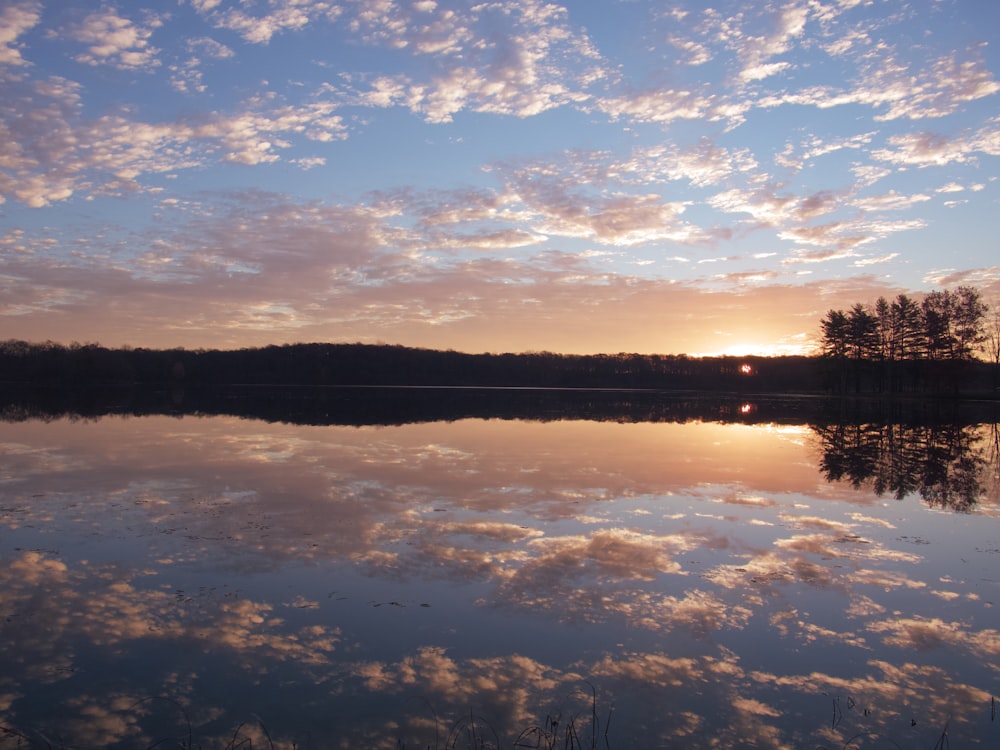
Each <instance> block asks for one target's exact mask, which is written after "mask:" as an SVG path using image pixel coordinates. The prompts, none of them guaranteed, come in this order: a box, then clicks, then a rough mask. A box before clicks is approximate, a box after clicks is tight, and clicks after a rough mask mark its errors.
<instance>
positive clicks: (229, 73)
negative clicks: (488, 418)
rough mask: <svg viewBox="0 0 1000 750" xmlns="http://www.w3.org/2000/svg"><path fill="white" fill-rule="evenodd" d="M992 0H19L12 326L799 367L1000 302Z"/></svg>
mask: <svg viewBox="0 0 1000 750" xmlns="http://www.w3.org/2000/svg"><path fill="white" fill-rule="evenodd" d="M998 42H1000V3H997V2H995V0H916V1H915V2H900V0H787V1H784V2H756V1H754V2H750V1H749V0H746V1H744V2H732V1H730V0H721V1H720V2H717V3H706V2H698V1H695V0H688V1H686V2H667V1H663V0H657V1H651V2H645V1H643V0H574V1H573V2H568V3H566V4H557V3H547V2H542V1H540V0H504V2H490V1H489V0H487V1H486V2H448V1H442V2H437V1H436V0H407V1H406V2H395V1H394V0H339V1H335V0H169V1H168V0H159V1H157V0H149V2H143V1H142V0H129V1H128V2H125V1H124V0H120V1H119V2H117V3H116V2H99V1H92V0H74V2H66V0H59V1H54V0H0V339H11V338H16V339H24V340H28V341H45V340H51V341H56V342H59V343H64V344H68V343H71V342H74V341H76V342H80V343H88V342H93V343H100V344H103V345H105V346H113V347H118V346H133V347H139V346H144V347H157V348H159V347H175V346H180V347H185V348H201V347H218V348H240V347H247V346H262V345H268V344H283V343H293V342H306V341H308V342H315V341H322V342H363V343H386V344H401V345H405V346H417V347H430V348H440V349H456V350H459V351H468V352H522V351H552V352H561V353H580V354H587V353H617V352H640V353H665V354H680V353H686V354H692V355H710V354H749V353H753V354H770V355H774V354H797V353H808V352H810V351H811V350H812V347H813V346H814V345H815V343H816V339H817V336H818V332H819V321H820V319H821V318H822V317H823V315H824V313H825V312H826V311H827V310H829V309H834V308H847V307H849V306H850V305H852V304H853V303H855V302H864V303H873V302H874V301H875V300H876V299H877V298H878V297H879V296H880V295H885V296H887V297H890V298H891V297H894V296H895V295H897V294H903V293H905V294H911V295H914V296H919V295H921V294H923V293H926V292H929V291H931V290H936V289H950V288H955V287H956V286H959V285H972V286H976V287H977V288H979V289H980V290H981V291H982V292H983V295H984V298H985V299H986V300H987V301H988V302H990V303H993V304H996V305H997V306H998V307H1000V256H998V254H997V240H996V232H997V229H998V228H1000V222H998V221H997V214H998V212H1000V184H998V179H997V177H998V174H1000V159H998V157H1000V81H998V72H1000V44H998Z"/></svg>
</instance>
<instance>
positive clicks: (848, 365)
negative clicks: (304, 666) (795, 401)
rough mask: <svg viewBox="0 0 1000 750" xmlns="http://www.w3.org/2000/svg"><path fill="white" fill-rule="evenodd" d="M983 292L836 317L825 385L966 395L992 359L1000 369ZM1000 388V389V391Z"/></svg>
mask: <svg viewBox="0 0 1000 750" xmlns="http://www.w3.org/2000/svg"><path fill="white" fill-rule="evenodd" d="M988 313H989V306H988V305H987V304H986V303H985V302H984V301H983V298H982V294H981V293H980V291H979V290H978V289H976V288H975V287H971V286H960V287H958V288H956V289H954V290H941V291H933V292H930V293H929V294H927V295H926V296H924V297H923V299H922V300H920V301H917V300H915V299H913V298H912V297H909V296H908V295H906V294H900V295H898V296H897V297H896V298H895V299H894V300H892V301H889V300H888V299H886V298H885V297H880V298H879V299H878V300H877V301H876V302H875V304H874V305H865V304H863V303H860V302H857V303H855V304H854V305H853V306H852V307H851V308H850V309H849V310H846V311H845V310H829V311H828V312H827V313H826V315H825V316H824V318H823V320H822V321H821V323H820V349H821V354H822V357H823V360H824V372H825V385H826V387H827V389H828V390H831V391H834V392H840V393H845V392H851V391H853V392H855V393H861V392H862V391H874V392H879V393H882V392H892V393H899V392H907V391H909V392H926V391H931V392H942V391H952V392H956V393H957V392H959V391H960V390H962V388H963V387H967V386H968V384H969V382H970V381H971V380H972V378H973V376H974V375H976V374H977V373H979V374H981V371H982V368H981V367H979V368H977V367H976V366H975V363H977V362H979V361H980V360H979V357H978V355H980V354H984V353H985V354H988V355H989V357H990V359H992V360H993V364H994V371H995V370H996V366H997V365H1000V335H998V334H1000V327H998V326H997V325H996V323H995V322H993V325H992V327H991V326H990V323H991V321H989V320H988ZM996 385H997V383H996V382H995V375H994V382H993V387H994V388H995V387H996Z"/></svg>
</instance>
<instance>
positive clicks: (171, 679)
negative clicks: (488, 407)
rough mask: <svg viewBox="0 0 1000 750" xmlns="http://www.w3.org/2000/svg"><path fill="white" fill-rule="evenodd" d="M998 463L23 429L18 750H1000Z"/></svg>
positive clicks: (727, 436) (3, 694) (740, 444)
mask: <svg viewBox="0 0 1000 750" xmlns="http://www.w3.org/2000/svg"><path fill="white" fill-rule="evenodd" d="M995 441H996V431H995V430H994V428H993V427H992V426H991V425H966V426H964V427H958V426H944V427H942V426H938V427H934V428H929V427H902V426H900V425H864V426H857V425H854V426H848V427H844V426H829V425H827V426H826V427H824V428H822V429H819V428H813V427H809V426H806V425H797V424H780V425H779V424H767V423H763V424H741V423H729V424H726V423H720V422H702V421H690V422H683V423H676V422H660V423H643V422H632V423H616V422H613V421H610V422H608V421H604V422H595V421H586V420H566V421H547V422H538V421H530V420H497V419H461V420H457V421H450V422H429V423H421V424H410V425H403V426H378V427H376V426H336V425H323V426H303V425H295V424H281V423H268V422H263V421H257V420H248V419H238V418H235V417H224V416H215V417H197V416H185V417H183V418H177V417H164V416H149V417H141V418H121V417H105V418H101V419H97V420H91V421H81V420H68V419H56V420H53V421H38V420H32V419H28V420H26V421H20V422H16V423H11V422H6V423H0V455H2V464H0V561H2V566H0V644H2V645H0V726H2V727H4V728H5V730H4V731H3V732H0V748H3V747H8V746H10V747H15V746H18V743H21V746H25V745H26V744H28V743H29V742H34V743H37V744H38V746H42V747H44V746H46V744H48V745H50V746H52V747H63V746H65V747H111V746H121V747H140V746H141V747H145V746H149V745H152V744H154V743H163V744H162V746H170V747H177V746H185V747H187V746H189V745H191V744H193V745H194V746H196V747H197V746H201V747H204V748H224V747H234V746H237V745H240V746H247V745H246V744H245V743H246V741H247V740H251V741H252V742H253V743H254V745H253V746H255V747H267V746H268V737H269V738H270V741H271V742H273V745H274V746H275V747H293V746H294V747H300V748H303V747H312V748H326V747H345V748H346V747H351V748H397V747H403V746H405V747H406V748H418V747H420V748H426V747H433V748H444V747H451V746H452V745H454V746H455V747H473V746H476V747H480V746H482V745H480V744H477V743H485V746H486V747H494V746H500V747H505V748H510V747H514V746H515V742H517V741H518V737H519V736H520V742H521V743H523V746H531V747H534V746H543V747H547V746H549V745H548V744H547V743H548V742H549V741H550V739H551V737H552V736H553V735H558V737H557V744H556V746H557V747H567V746H570V745H569V744H567V740H566V736H567V732H569V733H570V735H571V738H572V741H574V742H576V741H577V739H576V738H577V737H578V742H579V745H576V746H583V747H588V748H589V747H592V746H594V747H602V748H605V747H608V748H611V749H612V750H621V749H623V748H637V747H643V748H656V747H664V748H666V747H683V748H701V747H714V748H737V747H764V748H771V747H774V748H786V747H787V748H817V747H822V748H843V747H847V746H849V747H852V748H854V747H903V748H932V747H935V745H936V743H941V742H942V736H943V735H944V734H945V733H947V736H946V738H945V741H946V742H947V743H948V744H947V746H948V747H951V748H965V747H989V748H995V747H997V746H998V745H1000V716H998V715H996V714H995V713H994V712H995V711H998V712H1000V709H997V708H995V704H994V702H993V697H994V696H998V697H1000V606H998V605H1000V505H998V491H997V470H998V464H997V456H996V443H995ZM554 721H558V723H557V724H555V723H553V722H554ZM533 728H534V729H533ZM574 733H575V734H574ZM241 743H243V744H241ZM938 746H940V745H938Z"/></svg>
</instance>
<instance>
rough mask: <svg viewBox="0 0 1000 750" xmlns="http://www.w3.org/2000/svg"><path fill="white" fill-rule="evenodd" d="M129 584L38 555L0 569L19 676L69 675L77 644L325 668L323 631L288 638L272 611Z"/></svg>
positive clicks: (329, 643)
mask: <svg viewBox="0 0 1000 750" xmlns="http://www.w3.org/2000/svg"><path fill="white" fill-rule="evenodd" d="M139 575H143V574H139ZM145 575H150V574H145ZM134 577H135V574H134V573H126V572H122V571H118V570H115V569H114V568H111V567H98V566H93V565H90V564H87V563H82V564H81V565H80V566H79V567H77V568H75V569H70V568H69V567H67V565H66V564H65V563H63V562H61V561H59V560H54V559H52V558H50V557H47V556H45V555H43V554H41V553H39V552H23V553H21V554H20V555H19V556H17V557H15V558H14V559H13V560H11V561H9V563H8V564H7V565H5V566H4V567H3V568H2V569H0V587H2V590H3V591H4V609H5V611H6V613H7V623H6V625H5V626H4V633H5V636H6V638H7V639H8V640H13V641H14V642H16V643H17V644H18V651H19V656H18V657H17V658H18V659H20V660H23V668H24V670H25V671H24V676H25V677H28V678H31V679H35V680H43V679H50V678H52V677H53V675H54V674H56V673H57V672H58V673H61V674H67V673H69V672H70V671H71V670H72V663H73V645H72V644H73V643H75V642H76V641H77V640H78V639H80V638H81V637H82V638H84V639H85V640H86V642H87V643H90V644H93V645H95V646H99V647H105V648H108V649H113V650H114V649H119V648H121V647H122V646H123V645H124V644H125V643H126V642H128V641H136V640H149V639H152V640H162V641H189V642H191V643H192V644H193V645H194V646H195V647H196V648H198V649H200V650H202V651H214V650H220V649H221V650H228V651H229V652H231V653H232V654H233V655H234V657H235V658H237V659H239V661H240V662H241V663H243V664H244V665H245V666H247V667H251V666H252V665H254V664H256V663H258V662H259V661H262V660H278V661H295V662H297V663H300V664H309V665H319V664H323V663H326V662H327V661H328V659H329V655H330V653H331V652H333V650H334V649H335V647H336V643H337V641H338V640H339V634H338V632H337V631H336V630H334V629H330V628H328V627H326V626H316V625H311V626H304V627H301V628H299V629H297V630H293V631H289V630H288V628H287V625H286V623H285V622H284V621H283V620H282V619H281V618H279V617H277V616H275V614H274V613H273V607H272V606H271V605H270V604H266V603H261V602H254V601H250V600H248V599H242V598H238V597H237V596H235V595H233V594H223V595H222V596H221V597H216V596H198V597H186V596H183V595H182V594H180V593H178V592H175V593H171V592H169V591H164V590H155V589H149V588H140V587H139V586H137V585H136V581H135V580H134ZM29 656H30V657H31V658H30V659H29V658H27V657H29ZM9 679H11V678H10V676H9V675H8V680H9ZM8 684H9V683H8Z"/></svg>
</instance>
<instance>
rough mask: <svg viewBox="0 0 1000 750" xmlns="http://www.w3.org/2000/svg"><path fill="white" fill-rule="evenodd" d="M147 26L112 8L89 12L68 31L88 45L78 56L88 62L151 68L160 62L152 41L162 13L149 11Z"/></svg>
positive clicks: (122, 67) (70, 35) (69, 34)
mask: <svg viewBox="0 0 1000 750" xmlns="http://www.w3.org/2000/svg"><path fill="white" fill-rule="evenodd" d="M147 15H148V17H147V19H146V21H145V24H144V25H141V26H140V25H136V24H135V23H134V22H133V21H132V20H130V19H128V18H124V17H122V16H120V15H118V13H117V12H116V11H115V10H113V9H111V8H103V9H102V10H100V11H97V12H95V13H91V14H89V15H88V16H87V17H86V18H84V19H83V20H82V21H81V22H79V23H76V24H73V25H72V26H70V27H68V28H67V29H66V30H65V32H64V33H65V34H66V35H67V36H68V37H69V38H71V39H75V40H76V41H78V42H82V43H83V44H86V45H89V46H88V47H87V51H86V52H82V53H80V54H78V55H77V56H76V60H77V61H78V62H82V63H86V64H87V65H111V66H112V67H115V68H120V69H123V70H149V69H151V68H155V67H157V66H159V65H160V61H159V59H158V58H157V55H158V54H159V52H160V50H159V49H157V48H156V47H152V46H150V44H149V39H150V37H151V36H152V35H153V32H154V31H155V30H156V29H157V28H159V27H160V26H161V25H162V24H163V19H162V18H161V17H159V16H156V15H152V14H147Z"/></svg>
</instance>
